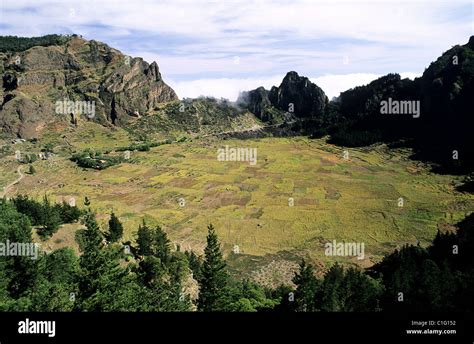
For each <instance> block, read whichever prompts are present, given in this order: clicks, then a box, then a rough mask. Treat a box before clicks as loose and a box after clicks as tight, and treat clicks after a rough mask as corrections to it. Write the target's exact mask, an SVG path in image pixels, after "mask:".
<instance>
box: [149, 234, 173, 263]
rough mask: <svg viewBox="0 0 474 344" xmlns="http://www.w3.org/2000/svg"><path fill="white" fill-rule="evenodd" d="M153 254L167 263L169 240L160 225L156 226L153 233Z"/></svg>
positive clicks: (169, 251) (169, 252)
mask: <svg viewBox="0 0 474 344" xmlns="http://www.w3.org/2000/svg"><path fill="white" fill-rule="evenodd" d="M153 254H154V255H155V257H157V258H160V260H161V262H162V263H163V264H167V263H168V262H169V260H170V256H171V249H170V241H169V240H168V236H167V235H166V233H165V232H164V231H163V230H162V229H161V227H160V226H157V227H156V228H155V231H154V233H153Z"/></svg>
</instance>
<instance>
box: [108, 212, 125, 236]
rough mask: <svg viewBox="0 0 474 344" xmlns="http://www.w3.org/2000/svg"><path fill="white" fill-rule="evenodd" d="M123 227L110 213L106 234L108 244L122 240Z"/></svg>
mask: <svg viewBox="0 0 474 344" xmlns="http://www.w3.org/2000/svg"><path fill="white" fill-rule="evenodd" d="M122 235H123V225H122V223H121V222H120V220H119V219H118V217H117V216H115V214H114V213H113V212H112V214H110V220H109V232H108V233H107V241H108V242H117V241H119V240H120V239H121V238H122Z"/></svg>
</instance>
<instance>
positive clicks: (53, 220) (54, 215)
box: [39, 196, 61, 237]
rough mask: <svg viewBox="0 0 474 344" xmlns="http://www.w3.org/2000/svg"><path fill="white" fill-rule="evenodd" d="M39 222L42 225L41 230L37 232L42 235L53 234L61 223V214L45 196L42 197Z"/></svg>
mask: <svg viewBox="0 0 474 344" xmlns="http://www.w3.org/2000/svg"><path fill="white" fill-rule="evenodd" d="M41 224H42V225H43V230H42V231H41V232H40V233H39V234H40V235H41V236H43V237H49V236H51V235H53V234H54V233H55V232H56V231H57V230H58V229H59V226H60V224H61V215H60V213H59V211H58V210H57V209H56V208H55V207H54V206H52V205H51V203H50V202H49V199H48V197H47V196H44V198H43V204H42V223H41Z"/></svg>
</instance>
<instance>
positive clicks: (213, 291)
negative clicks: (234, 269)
mask: <svg viewBox="0 0 474 344" xmlns="http://www.w3.org/2000/svg"><path fill="white" fill-rule="evenodd" d="M207 228H208V235H207V246H206V248H205V250H204V257H205V258H204V263H203V266H202V279H201V283H200V289H199V299H198V309H199V310H200V311H205V312H210V311H218V310H219V309H220V307H221V305H220V301H221V300H220V299H221V298H222V297H223V290H224V288H225V287H226V285H227V279H228V276H227V272H226V270H225V268H226V263H225V261H224V259H223V257H222V252H221V249H220V245H219V240H218V238H217V234H216V233H215V230H214V227H213V226H212V225H209V226H208V227H207Z"/></svg>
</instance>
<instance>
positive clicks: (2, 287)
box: [0, 198, 474, 312]
mask: <svg viewBox="0 0 474 344" xmlns="http://www.w3.org/2000/svg"><path fill="white" fill-rule="evenodd" d="M45 202H46V201H45ZM85 204H86V206H87V209H86V211H85V212H83V214H82V222H83V223H84V225H85V227H86V228H85V229H82V230H79V231H78V232H77V235H76V237H77V240H78V242H79V247H80V251H81V255H80V256H79V257H77V256H76V255H75V254H74V252H73V251H72V249H69V248H63V249H58V250H55V251H53V252H51V253H45V252H43V253H41V254H40V255H39V257H38V259H37V260H33V259H31V257H26V256H4V257H1V259H0V277H1V278H0V281H1V282H0V310H2V311H190V310H193V309H197V310H198V311H280V312H282V311H296V312H300V311H307V312H308V311H323V312H330V311H349V312H352V311H381V310H386V311H428V310H433V311H467V310H471V311H472V305H473V297H474V278H473V276H474V259H473V256H472V251H473V249H474V236H473V233H474V215H471V216H469V217H468V218H466V219H465V220H464V221H462V222H461V223H460V224H459V230H458V231H457V232H456V233H438V235H437V236H436V238H435V239H434V241H433V244H432V245H431V246H430V247H428V248H427V249H425V248H421V247H417V246H405V247H403V248H402V249H400V251H395V252H394V253H392V254H390V255H388V256H387V257H385V259H384V260H383V261H382V262H381V263H379V264H377V265H375V266H374V267H372V268H371V269H370V270H369V271H366V272H365V271H363V270H360V269H358V268H355V267H350V268H345V267H343V266H341V265H338V264H335V265H333V266H332V267H331V268H330V269H329V270H328V271H327V272H326V274H325V275H324V277H323V278H322V279H319V278H317V277H315V274H314V268H313V266H311V265H310V264H307V263H306V262H305V261H304V260H303V261H302V262H301V264H300V269H299V271H298V272H297V273H296V274H295V276H294V278H293V282H294V284H295V285H296V288H294V289H293V288H291V287H289V286H283V285H282V286H280V287H279V288H277V289H275V290H270V289H265V288H262V287H261V286H259V285H257V284H255V283H253V282H250V281H248V280H244V281H236V280H234V279H233V278H232V277H231V276H230V275H229V273H228V271H227V268H226V261H225V259H224V258H223V255H222V251H221V247H220V244H219V240H218V238H217V235H216V233H215V231H214V228H213V226H212V225H210V226H209V227H208V236H207V246H206V248H205V251H204V256H203V257H200V256H198V255H196V254H195V253H194V252H184V253H183V252H181V251H180V248H179V246H178V247H177V248H176V249H175V250H173V249H172V248H171V243H170V241H169V239H168V238H167V235H166V233H165V232H164V231H163V230H162V229H161V228H160V227H159V226H157V227H150V226H148V225H147V224H146V223H145V222H143V224H142V225H140V226H139V228H138V231H137V237H136V241H135V244H134V245H130V243H120V241H121V234H122V231H123V227H122V225H121V223H120V220H119V219H118V218H117V217H116V216H115V215H114V214H112V215H111V219H110V221H109V228H108V230H107V231H105V232H104V231H102V229H101V228H100V227H99V225H98V223H97V221H96V220H95V215H94V213H93V211H92V210H91V209H90V207H89V205H90V202H89V201H86V202H85ZM36 206H37V204H35V203H32V202H29V200H28V199H26V198H21V199H20V201H19V199H18V198H17V199H16V200H13V201H7V200H5V199H3V200H1V201H0V242H6V241H7V240H9V241H10V242H24V243H28V242H32V228H31V223H32V221H36V220H35V219H36V217H37V216H38V214H36V212H37V211H38V209H36ZM43 207H44V205H43ZM30 208H31V209H30ZM106 239H107V240H106ZM190 275H192V276H193V277H194V279H195V280H196V281H197V282H198V284H199V290H200V292H199V297H198V298H197V300H192V299H191V297H190V295H189V293H187V292H185V288H184V284H185V282H186V280H187V279H188V277H189V276H190Z"/></svg>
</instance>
